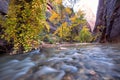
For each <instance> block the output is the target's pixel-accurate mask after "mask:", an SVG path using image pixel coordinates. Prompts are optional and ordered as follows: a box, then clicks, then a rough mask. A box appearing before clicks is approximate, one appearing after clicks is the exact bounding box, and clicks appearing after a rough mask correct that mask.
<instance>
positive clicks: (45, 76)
mask: <svg viewBox="0 0 120 80" xmlns="http://www.w3.org/2000/svg"><path fill="white" fill-rule="evenodd" d="M64 75H65V72H64V71H59V70H56V69H54V68H51V67H47V66H44V67H42V68H41V69H40V70H39V71H37V72H36V73H35V76H34V77H35V79H40V80H62V78H63V76H64Z"/></svg>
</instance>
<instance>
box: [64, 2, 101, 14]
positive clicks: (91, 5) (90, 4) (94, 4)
mask: <svg viewBox="0 0 120 80" xmlns="http://www.w3.org/2000/svg"><path fill="white" fill-rule="evenodd" d="M73 1H74V0H73ZM76 1H77V3H76V4H75V5H74V8H73V9H74V11H75V12H76V11H78V10H79V8H81V6H84V5H87V6H88V7H89V8H91V10H92V11H93V13H94V14H95V15H96V12H97V6H98V1H99V0H76ZM63 5H66V6H69V7H71V6H72V3H69V1H68V0H64V1H63ZM82 8H84V7H82Z"/></svg>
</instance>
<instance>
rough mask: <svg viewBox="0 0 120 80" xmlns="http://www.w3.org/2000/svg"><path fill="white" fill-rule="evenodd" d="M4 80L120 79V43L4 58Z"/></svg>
mask: <svg viewBox="0 0 120 80" xmlns="http://www.w3.org/2000/svg"><path fill="white" fill-rule="evenodd" d="M68 77H69V78H70V79H69V78H68ZM0 80H120V44H102V45H101V44H91V45H90V44H89V45H81V46H74V47H66V48H64V50H62V49H61V50H60V49H58V48H47V49H43V50H41V52H39V51H33V52H31V53H29V54H20V55H14V56H4V57H1V58H0Z"/></svg>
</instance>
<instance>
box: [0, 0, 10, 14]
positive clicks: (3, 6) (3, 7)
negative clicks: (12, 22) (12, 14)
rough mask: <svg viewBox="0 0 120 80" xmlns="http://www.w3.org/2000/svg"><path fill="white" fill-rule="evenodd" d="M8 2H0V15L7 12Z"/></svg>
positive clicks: (7, 0) (1, 0) (2, 0)
mask: <svg viewBox="0 0 120 80" xmlns="http://www.w3.org/2000/svg"><path fill="white" fill-rule="evenodd" d="M8 4H9V0H0V13H1V14H2V15H5V14H7V12H8Z"/></svg>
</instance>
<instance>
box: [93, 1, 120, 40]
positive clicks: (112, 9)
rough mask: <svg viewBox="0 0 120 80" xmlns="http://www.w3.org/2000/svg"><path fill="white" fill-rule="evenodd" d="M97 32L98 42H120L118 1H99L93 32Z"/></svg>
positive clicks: (119, 9)
mask: <svg viewBox="0 0 120 80" xmlns="http://www.w3.org/2000/svg"><path fill="white" fill-rule="evenodd" d="M99 28H102V29H99ZM98 31H101V32H102V35H101V37H100V42H120V0H99V6H98V12H97V19H96V24H95V29H94V32H95V33H97V32H98Z"/></svg>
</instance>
